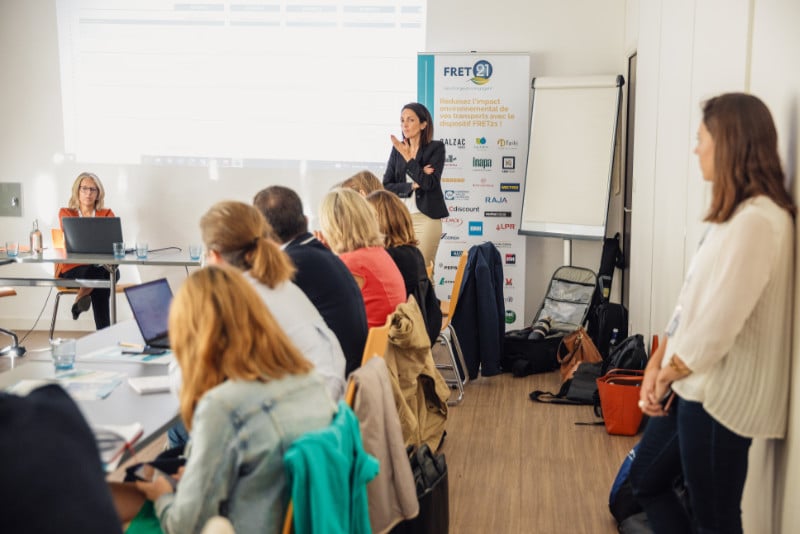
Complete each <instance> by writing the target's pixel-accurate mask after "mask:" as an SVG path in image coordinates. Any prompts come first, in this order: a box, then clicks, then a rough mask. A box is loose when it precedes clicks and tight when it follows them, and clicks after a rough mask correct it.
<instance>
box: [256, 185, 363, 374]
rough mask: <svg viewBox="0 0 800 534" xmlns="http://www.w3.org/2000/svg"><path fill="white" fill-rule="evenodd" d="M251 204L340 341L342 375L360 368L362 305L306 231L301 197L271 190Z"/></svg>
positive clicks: (342, 270)
mask: <svg viewBox="0 0 800 534" xmlns="http://www.w3.org/2000/svg"><path fill="white" fill-rule="evenodd" d="M253 204H254V205H255V207H256V208H258V210H259V211H260V212H261V213H262V214H263V215H264V217H266V219H267V222H268V223H269V224H270V225H271V226H272V229H273V231H274V232H275V235H276V236H277V238H278V241H279V242H280V243H283V250H284V252H286V254H288V255H289V257H290V258H291V259H292V262H294V265H295V267H296V268H297V271H296V272H295V273H294V283H295V284H297V286H298V287H299V288H300V289H302V290H303V292H304V293H305V294H306V296H307V297H308V298H309V299H310V300H311V302H312V303H313V304H314V306H316V308H317V310H319V313H320V315H322V318H323V319H325V322H326V323H327V324H328V326H329V327H330V329H331V330H333V333H334V334H336V337H337V338H338V339H339V344H340V345H341V346H342V351H343V352H344V357H345V360H347V363H346V366H345V375H349V374H350V373H351V372H352V371H353V370H354V369H357V368H358V367H359V365H361V357H362V354H363V352H364V343H365V342H366V340H367V315H366V312H365V311H364V299H363V298H362V297H361V290H360V289H359V288H358V285H356V282H355V279H354V278H353V276H352V275H351V274H350V271H348V270H347V267H345V265H344V263H342V261H341V260H340V259H339V258H337V257H336V255H335V254H333V252H331V251H330V249H329V248H328V247H326V246H325V245H323V244H322V243H320V241H319V240H318V239H317V238H315V237H314V236H313V235H312V234H310V233H309V231H308V219H306V216H305V215H304V214H303V203H302V202H301V200H300V197H299V196H298V195H297V193H295V192H294V191H293V190H291V189H289V188H288V187H283V186H279V185H274V186H271V187H267V188H266V189H263V190H261V191H259V192H258V194H256V196H255V198H254V199H253Z"/></svg>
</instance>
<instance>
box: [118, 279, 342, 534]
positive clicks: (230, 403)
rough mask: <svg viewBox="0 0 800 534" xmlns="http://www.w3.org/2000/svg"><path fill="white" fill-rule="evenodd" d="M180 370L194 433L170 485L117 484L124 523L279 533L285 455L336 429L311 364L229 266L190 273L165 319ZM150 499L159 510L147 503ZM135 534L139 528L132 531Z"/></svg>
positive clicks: (173, 529)
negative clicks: (300, 441) (312, 435)
mask: <svg viewBox="0 0 800 534" xmlns="http://www.w3.org/2000/svg"><path fill="white" fill-rule="evenodd" d="M169 334H170V339H171V340H172V350H173V351H174V353H175V359H176V360H177V362H178V364H179V365H180V367H181V370H182V371H183V385H182V387H181V391H180V415H181V419H182V420H183V422H184V423H185V424H186V427H187V428H189V429H190V430H191V432H192V439H191V441H190V442H189V445H188V446H187V448H186V465H185V466H184V467H183V468H182V469H181V470H179V471H178V473H179V474H178V475H177V476H176V477H174V478H177V479H179V480H178V482H177V485H176V486H175V487H174V489H173V486H172V484H171V482H174V478H173V480H169V479H168V478H166V477H164V476H157V477H156V478H154V479H153V480H152V481H140V482H136V483H135V487H134V485H133V484H124V483H123V484H113V485H112V490H113V491H114V497H115V503H116V504H117V506H118V509H117V510H118V513H119V516H120V519H121V520H122V521H128V520H130V519H131V517H132V516H133V515H134V514H138V515H137V516H136V518H135V520H134V523H136V524H139V523H140V522H141V523H142V524H147V521H146V517H150V518H152V514H153V513H155V516H156V517H157V518H158V521H159V523H160V526H161V530H162V531H163V532H165V533H167V534H169V533H185V532H199V531H200V530H201V529H202V528H203V525H205V524H206V522H208V520H209V518H211V517H212V516H216V515H223V516H225V517H227V518H228V520H230V522H231V523H232V525H233V528H234V529H235V531H236V532H237V533H249V532H253V533H255V532H259V533H262V532H270V533H273V532H274V533H277V532H280V531H281V526H282V520H283V517H284V514H285V511H286V507H287V505H288V499H289V490H288V488H287V479H286V470H285V468H284V464H283V454H284V451H286V449H287V448H288V447H289V445H291V443H292V442H293V441H294V440H295V439H297V438H298V437H300V436H301V435H303V434H305V433H307V432H310V431H312V430H318V429H322V428H325V427H327V426H328V425H330V423H331V420H332V418H333V415H334V414H335V413H336V405H335V404H334V402H333V401H332V400H331V398H330V396H329V395H328V393H327V392H326V389H325V386H324V384H323V381H322V378H321V377H320V376H319V375H317V373H316V372H315V371H314V370H313V367H314V366H313V365H312V364H311V362H309V361H308V360H306V359H305V358H304V357H303V356H302V355H301V354H300V351H299V350H298V349H297V348H296V347H295V346H294V344H293V343H292V342H291V341H290V340H289V338H288V337H287V335H286V334H285V333H284V332H283V330H282V329H281V327H280V326H279V325H278V322H277V321H276V319H275V317H274V315H273V314H272V313H270V311H269V309H267V306H266V305H265V304H264V302H263V300H262V299H261V298H260V297H259V295H258V294H257V292H256V290H255V289H254V288H253V284H252V282H249V281H248V280H246V279H245V276H244V275H243V274H242V273H241V272H240V271H239V270H238V269H235V268H232V267H230V266H216V265H212V266H209V267H206V268H204V269H201V270H199V271H196V272H194V273H192V275H191V276H189V278H188V279H187V280H186V282H184V284H183V285H182V286H181V288H180V289H179V290H178V292H177V293H176V295H175V299H174V300H173V302H172V305H171V307H170V313H169ZM145 498H146V499H148V500H149V501H152V503H153V505H154V506H153V507H151V506H145V507H143V506H142V505H143V504H144V502H145ZM131 528H133V524H132V525H131Z"/></svg>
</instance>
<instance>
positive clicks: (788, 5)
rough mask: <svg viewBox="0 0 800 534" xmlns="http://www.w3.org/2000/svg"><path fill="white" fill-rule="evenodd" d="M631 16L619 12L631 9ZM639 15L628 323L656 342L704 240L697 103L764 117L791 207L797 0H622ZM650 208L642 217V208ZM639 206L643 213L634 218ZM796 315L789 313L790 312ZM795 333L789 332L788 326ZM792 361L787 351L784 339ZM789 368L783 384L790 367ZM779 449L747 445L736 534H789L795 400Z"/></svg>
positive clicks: (798, 76)
mask: <svg viewBox="0 0 800 534" xmlns="http://www.w3.org/2000/svg"><path fill="white" fill-rule="evenodd" d="M632 4H633V5H636V7H630V6H631V5H632ZM637 10H638V11H639V24H638V26H639V27H638V39H635V42H636V43H637V44H636V47H637V49H638V59H639V70H638V80H639V83H638V91H637V105H636V132H635V150H634V154H635V156H634V157H635V163H634V215H633V246H632V253H633V255H634V256H633V258H632V260H631V263H632V265H631V271H632V297H633V298H632V301H631V310H630V311H631V321H632V324H633V329H634V331H637V332H643V333H661V332H663V329H664V327H665V326H666V322H667V318H668V317H669V315H670V313H671V311H672V305H673V304H674V302H675V299H676V298H677V294H678V292H679V290H680V286H681V283H682V280H683V274H684V272H685V270H686V268H687V266H688V262H689V261H690V259H691V257H692V254H693V253H694V250H695V249H696V247H697V245H698V243H699V240H700V237H701V236H702V233H703V231H704V228H705V227H704V225H703V224H702V223H701V222H700V221H701V219H702V216H703V213H704V210H705V208H706V206H707V202H708V199H709V193H710V190H709V186H708V185H706V184H704V183H703V181H702V179H701V177H700V173H699V169H698V165H697V161H696V157H695V156H694V155H693V154H692V150H693V148H694V144H695V132H696V130H697V127H698V125H699V122H700V116H701V113H700V103H701V102H702V101H703V100H704V99H705V98H708V97H709V96H713V95H714V94H718V93H722V92H728V91H748V92H752V93H754V94H756V95H758V96H759V97H761V98H762V99H763V100H764V101H765V102H766V103H767V105H768V106H769V107H770V109H771V110H772V113H773V116H774V117H775V122H776V125H777V127H778V136H779V142H780V151H781V157H782V159H783V161H784V164H785V165H784V167H785V169H786V171H787V174H788V176H789V177H790V179H791V181H792V188H791V189H792V191H793V192H794V198H795V199H797V198H798V196H797V185H796V182H797V154H798V148H799V147H800V139H798V137H799V136H798V122H799V120H800V110H798V94H800V73H798V71H797V68H796V66H797V58H798V57H800V36H798V33H797V31H796V26H797V22H798V21H800V4H798V2H796V0H684V1H680V2H674V1H667V0H646V1H643V2H638V1H636V0H630V1H629V11H631V12H635V11H637ZM650 206H652V208H651V209H647V207H650ZM640 208H644V209H640ZM796 313H797V312H796ZM795 324H796V323H795ZM794 342H795V348H794V351H793V352H794V354H797V351H798V347H797V345H798V339H797V336H795V340H794ZM797 367H798V366H796V365H795V366H794V369H793V379H794V380H793V384H797V383H798V378H799V377H800V370H798V368H797ZM798 389H800V388H797V387H794V388H793V391H792V398H791V400H790V423H789V433H788V436H787V439H786V440H785V441H783V442H764V441H760V440H755V441H754V443H753V447H752V449H751V454H750V462H751V463H750V471H749V473H748V482H747V487H746V488H745V497H744V499H743V503H742V509H743V520H744V523H745V531H746V532H752V533H761V532H784V533H789V532H797V531H798V530H799V529H800V510H798V509H797V506H796V501H797V495H798V493H799V492H800V482H798V480H797V477H792V476H791V473H796V472H797V469H798V467H799V466H798V463H800V450H798V445H797V444H798V443H800V393H799V392H798Z"/></svg>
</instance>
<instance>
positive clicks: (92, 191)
mask: <svg viewBox="0 0 800 534" xmlns="http://www.w3.org/2000/svg"><path fill="white" fill-rule="evenodd" d="M80 190H81V193H90V194H92V195H96V194H97V193H99V192H100V190H99V189H98V188H96V187H83V186H81V187H80Z"/></svg>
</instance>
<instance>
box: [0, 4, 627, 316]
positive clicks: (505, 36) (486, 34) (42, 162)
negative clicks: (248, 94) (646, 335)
mask: <svg viewBox="0 0 800 534" xmlns="http://www.w3.org/2000/svg"><path fill="white" fill-rule="evenodd" d="M428 10H429V13H428V50H427V51H429V52H439V51H464V50H479V51H485V52H503V51H506V52H526V53H530V54H531V73H533V75H535V76H557V75H567V76H574V75H589V74H609V73H611V74H616V73H624V68H625V65H626V60H625V57H624V54H623V40H624V25H625V2H624V0H605V1H603V2H597V1H594V0H567V1H562V2H550V1H548V0H534V1H531V2H518V1H512V0H503V1H500V2H495V3H486V2H479V1H476V0H466V1H455V0H446V1H445V0H430V2H429V8H428ZM575 13H578V14H579V16H577V17H576V16H575V15H574V14H575ZM0 39H2V41H0V42H2V44H3V46H2V47H1V48H0V72H2V73H3V80H4V83H3V86H2V87H1V88H0V95H2V98H0V116H2V117H3V120H2V121H0V139H2V140H3V141H2V142H0V182H22V184H23V197H24V198H23V217H21V218H13V217H0V234H2V235H3V236H15V237H17V238H19V239H21V240H23V241H24V240H25V239H26V238H27V235H28V232H29V230H30V225H31V222H32V220H33V219H35V218H38V219H39V220H40V225H41V227H42V228H43V229H45V242H46V243H47V242H49V239H48V235H47V234H48V232H47V231H46V230H47V229H48V228H49V227H50V226H52V225H55V224H57V221H56V213H57V208H58V207H59V206H61V205H64V204H65V203H66V201H67V198H68V193H69V187H70V185H71V183H72V180H73V179H74V177H75V176H76V175H77V174H78V173H79V172H80V171H82V170H90V171H93V172H95V173H97V174H98V175H99V176H100V177H101V179H102V180H103V182H104V185H105V186H106V189H107V198H108V202H107V204H108V206H109V207H111V208H112V209H114V211H115V212H116V214H117V215H119V216H121V217H122V218H123V219H124V221H125V224H124V230H125V232H126V235H125V237H126V239H128V240H133V239H136V238H138V237H142V238H144V239H147V240H148V241H149V243H150V246H151V248H155V247H160V246H169V245H177V246H181V247H185V246H186V245H187V244H188V242H189V241H190V240H195V239H196V238H197V234H198V230H197V221H198V219H199V217H200V215H201V214H202V213H203V212H204V211H205V210H206V209H207V208H208V207H209V206H210V205H211V204H213V203H214V202H216V201H218V200H220V199H237V200H242V201H245V202H249V201H250V200H251V199H252V196H253V194H254V193H255V192H256V191H258V190H259V189H261V188H263V187H265V186H267V185H271V184H276V183H277V184H283V185H287V186H290V187H293V188H295V189H297V190H298V192H300V193H301V195H303V197H304V200H305V201H306V205H307V210H313V208H314V207H315V206H317V205H318V203H319V200H320V199H321V197H322V195H323V194H324V193H325V192H326V191H327V189H328V188H329V187H330V186H331V185H333V184H334V183H336V182H338V181H340V180H342V179H344V178H346V177H347V176H349V175H350V174H352V172H349V171H348V172H342V173H337V172H331V171H328V172H322V171H316V172H313V171H308V172H307V173H305V174H303V173H301V172H300V169H294V168H292V169H278V170H264V171H262V170H253V169H220V171H219V173H218V176H216V177H214V176H210V175H209V173H208V171H207V170H203V169H187V168H166V167H120V166H112V165H96V166H92V167H91V168H85V167H83V166H81V167H78V166H75V165H72V164H66V163H62V164H56V163H54V162H53V155H54V154H55V153H58V152H62V151H63V146H62V143H63V141H62V139H61V104H60V97H59V89H58V88H59V72H58V69H59V65H58V56H57V42H56V41H57V36H56V23H55V8H54V0H36V1H26V0H3V1H2V2H0ZM409 75H410V76H416V73H415V72H414V73H410V74H409ZM524 90H528V88H527V87H526V88H525V89H524ZM358 111H359V112H360V113H364V114H368V113H369V110H368V109H364V110H358ZM276 127H278V128H279V127H280V125H276ZM108 135H112V136H113V135H114V132H108ZM387 138H388V132H387ZM389 149H390V146H389V144H388V141H387V157H388V153H389ZM0 239H3V238H2V237H0ZM573 256H574V261H573V263H575V264H577V265H583V266H586V267H589V268H592V269H595V270H596V269H597V267H598V265H599V262H600V249H599V246H598V245H597V243H593V242H576V244H575V246H574V255H573ZM561 258H562V244H561V241H560V240H557V239H545V238H530V239H529V246H528V272H527V277H526V278H527V280H528V282H527V286H528V287H527V294H528V298H527V299H526V300H527V302H526V317H527V318H529V319H530V318H532V316H533V314H534V313H535V311H536V309H537V308H538V306H539V305H540V304H541V299H542V296H543V294H544V290H545V285H546V282H547V281H548V280H549V278H550V275H552V273H553V271H554V270H555V268H556V267H558V266H560V265H561V263H562V262H561ZM51 268H52V267H51V266H42V267H41V270H42V275H43V276H48V275H50V274H51V271H50V269H51ZM3 269H4V270H3V273H4V274H5V275H8V276H12V275H21V274H23V273H25V274H30V272H31V269H32V267H30V266H25V267H21V266H10V267H4V268H3ZM155 276H168V277H169V278H170V282H171V284H172V286H173V288H175V287H177V285H178V284H180V282H181V280H182V277H183V273H182V272H180V271H179V270H177V269H159V268H155V267H148V268H143V269H135V268H131V267H124V268H123V269H122V277H123V281H124V282H133V281H138V280H140V279H150V278H153V277H155ZM18 292H19V296H18V297H15V298H10V299H3V301H0V324H3V325H4V326H8V327H12V328H17V329H19V330H23V331H24V330H27V329H28V328H30V327H31V326H32V325H33V321H34V319H35V318H36V316H37V315H38V314H39V313H40V310H42V306H43V304H44V299H45V298H46V295H47V293H48V290H47V289H41V288H18ZM123 301H124V299H122V300H121V301H120V304H121V305H120V317H122V318H124V317H128V316H129V311H128V310H127V306H126V305H125V304H124V302H123ZM62 308H63V310H62V313H61V314H60V316H59V317H60V319H59V323H58V324H59V328H72V327H75V328H78V329H82V330H91V329H92V328H93V322H92V320H91V317H90V316H91V314H84V315H83V316H82V317H81V318H80V319H79V320H78V321H77V322H73V321H72V320H71V318H70V317H69V306H68V305H65V306H62ZM50 309H51V308H50V306H49V305H48V306H47V308H46V309H45V311H44V314H43V318H44V319H45V322H46V320H47V319H49V315H50ZM42 326H43V325H42V324H41V323H40V325H39V328H41V327H42Z"/></svg>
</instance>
